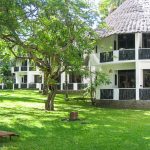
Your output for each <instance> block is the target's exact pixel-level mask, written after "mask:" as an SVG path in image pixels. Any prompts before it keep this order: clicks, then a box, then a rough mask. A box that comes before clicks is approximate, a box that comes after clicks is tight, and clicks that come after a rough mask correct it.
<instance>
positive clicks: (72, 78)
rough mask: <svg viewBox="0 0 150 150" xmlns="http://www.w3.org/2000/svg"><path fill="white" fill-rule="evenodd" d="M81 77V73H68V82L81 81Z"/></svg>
mask: <svg viewBox="0 0 150 150" xmlns="http://www.w3.org/2000/svg"><path fill="white" fill-rule="evenodd" d="M81 82H82V77H81V75H77V74H76V73H74V72H70V73H69V83H81Z"/></svg>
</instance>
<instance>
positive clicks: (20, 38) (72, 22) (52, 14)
mask: <svg viewBox="0 0 150 150" xmlns="http://www.w3.org/2000/svg"><path fill="white" fill-rule="evenodd" d="M4 2H5V0H2V1H1V4H2V5H1V9H0V20H1V22H0V29H4V30H1V31H0V38H1V39H3V40H4V41H5V42H7V44H8V46H9V48H10V46H12V45H13V46H15V47H17V48H15V49H14V48H12V49H11V52H13V54H15V56H16V57H17V56H20V54H21V55H23V56H26V57H27V56H29V59H31V60H33V61H34V62H35V63H36V64H37V65H38V67H40V69H41V70H43V71H44V72H46V73H47V74H49V77H50V79H55V76H56V75H55V74H58V73H60V72H62V71H64V70H65V69H67V70H69V69H70V70H79V69H78V68H81V66H82V65H83V54H84V53H86V54H89V53H90V52H91V51H92V50H93V47H94V44H95V42H93V40H91V39H93V38H95V33H94V30H93V29H92V24H94V20H96V19H97V14H96V13H94V12H93V11H92V10H91V9H90V6H89V5H88V4H87V3H86V2H85V1H84V0H30V1H29V0H12V1H11V0H8V1H7V3H4ZM9 3H11V4H12V5H9ZM6 10H7V11H6ZM63 66H65V67H63ZM62 68H63V69H64V68H65V69H64V70H63V69H62Z"/></svg>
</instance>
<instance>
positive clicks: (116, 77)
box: [115, 74, 117, 85]
mask: <svg viewBox="0 0 150 150" xmlns="http://www.w3.org/2000/svg"><path fill="white" fill-rule="evenodd" d="M115 85H117V75H116V74H115Z"/></svg>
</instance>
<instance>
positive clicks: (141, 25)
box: [100, 0, 150, 37]
mask: <svg viewBox="0 0 150 150" xmlns="http://www.w3.org/2000/svg"><path fill="white" fill-rule="evenodd" d="M106 24H107V26H108V27H107V29H104V30H102V31H100V36H101V37H106V36H109V35H112V34H122V33H137V32H150V0H126V1H125V2H124V3H123V4H122V5H120V6H119V7H118V8H117V9H116V10H115V11H114V12H112V13H111V14H110V15H109V16H108V17H107V18H106Z"/></svg>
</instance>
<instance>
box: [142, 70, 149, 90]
mask: <svg viewBox="0 0 150 150" xmlns="http://www.w3.org/2000/svg"><path fill="white" fill-rule="evenodd" d="M143 87H150V70H143Z"/></svg>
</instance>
